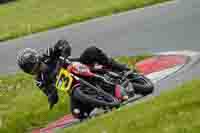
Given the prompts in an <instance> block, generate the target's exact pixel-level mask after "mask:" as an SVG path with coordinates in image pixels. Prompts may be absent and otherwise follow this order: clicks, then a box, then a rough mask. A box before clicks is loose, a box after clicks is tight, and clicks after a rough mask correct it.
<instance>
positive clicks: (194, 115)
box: [57, 80, 200, 133]
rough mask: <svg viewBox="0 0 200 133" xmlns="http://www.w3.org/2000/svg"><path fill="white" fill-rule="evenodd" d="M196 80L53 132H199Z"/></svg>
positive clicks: (198, 84)
mask: <svg viewBox="0 0 200 133" xmlns="http://www.w3.org/2000/svg"><path fill="white" fill-rule="evenodd" d="M199 88H200V80H193V81H190V82H189V83H186V84H185V85H182V86H180V87H178V88H176V90H173V91H170V92H167V93H166V92H165V93H163V94H162V95H160V96H158V97H155V98H153V99H151V100H149V101H146V102H142V103H140V104H137V105H135V106H132V107H124V108H122V109H120V110H116V111H114V112H111V113H109V114H106V115H104V116H100V117H98V118H96V119H93V120H89V121H88V122H85V123H82V124H80V125H77V126H74V127H71V128H68V129H64V130H63V129H60V130H59V131H58V132H57V133H80V131H81V133H134V132H137V133H199V132H200V115H199V114H200V109H199V107H200V89H199Z"/></svg>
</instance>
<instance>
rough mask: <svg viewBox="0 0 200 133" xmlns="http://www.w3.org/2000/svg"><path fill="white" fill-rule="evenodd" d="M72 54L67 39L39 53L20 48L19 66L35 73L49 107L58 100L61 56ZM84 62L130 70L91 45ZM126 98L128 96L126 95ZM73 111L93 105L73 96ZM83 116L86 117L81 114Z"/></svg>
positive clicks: (81, 56) (80, 111)
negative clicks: (59, 61)
mask: <svg viewBox="0 0 200 133" xmlns="http://www.w3.org/2000/svg"><path fill="white" fill-rule="evenodd" d="M70 55H71V46H70V44H69V43H68V41H66V40H58V41H57V42H56V44H55V45H54V46H53V47H49V48H47V49H46V50H45V52H43V53H42V54H39V53H38V52H37V51H36V50H35V49H31V48H25V49H23V50H20V51H19V52H18V55H17V64H18V66H19V67H20V68H21V69H22V70H23V71H24V72H26V73H28V74H31V75H34V76H35V79H36V85H37V86H38V87H39V88H40V89H41V90H42V91H43V93H44V94H45V95H46V96H47V97H48V102H49V105H50V106H49V107H50V109H52V108H53V106H54V104H56V103H57V102H58V99H59V98H58V93H57V89H56V88H55V80H56V79H55V77H56V73H57V70H58V69H59V66H60V64H59V63H58V58H59V56H64V57H66V58H67V57H69V56H70ZM77 60H79V61H80V62H81V63H83V64H94V63H98V64H101V65H107V66H110V67H111V68H112V69H113V70H117V71H123V70H129V68H128V67H127V66H126V65H123V64H120V63H118V62H116V61H115V60H114V59H112V58H109V57H108V56H107V55H106V54H105V53H104V52H103V51H102V50H101V49H99V48H97V47H95V46H91V47H88V48H86V49H85V50H84V51H83V53H82V54H81V55H80V58H78V59H77ZM123 98H124V99H125V100H126V99H128V96H126V95H124V96H123ZM70 101H71V111H72V113H73V114H74V115H76V114H80V113H84V112H89V111H90V110H91V108H92V107H90V106H89V105H84V104H82V103H81V101H78V100H77V99H74V98H73V97H71V100H70ZM81 115H82V116H81V117H82V118H83V117H84V116H83V114H81Z"/></svg>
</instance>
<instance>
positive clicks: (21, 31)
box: [0, 0, 168, 41]
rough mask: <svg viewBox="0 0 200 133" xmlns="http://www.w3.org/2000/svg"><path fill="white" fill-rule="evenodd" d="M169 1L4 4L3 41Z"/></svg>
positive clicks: (20, 0)
mask: <svg viewBox="0 0 200 133" xmlns="http://www.w3.org/2000/svg"><path fill="white" fill-rule="evenodd" d="M165 1H168V0H117V1H114V0H84V1H83V0H59V1H55V0H42V1H41V0H17V1H15V2H10V3H8V4H3V5H0V20H1V21H0V41H4V40H8V39H11V38H16V37H19V36H23V35H27V34H31V33H35V32H40V31H44V30H47V29H52V28H55V27H60V26H63V25H68V24H72V23H76V22H80V21H84V20H87V19H91V18H95V17H99V16H106V15H111V14H113V13H117V12H121V11H126V10H129V9H135V8H140V7H144V6H147V5H152V4H155V3H160V2H165Z"/></svg>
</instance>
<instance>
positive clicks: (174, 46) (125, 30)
mask: <svg viewBox="0 0 200 133" xmlns="http://www.w3.org/2000/svg"><path fill="white" fill-rule="evenodd" d="M199 24H200V1H199V0H175V1H172V2H167V3H164V4H160V5H156V6H152V7H147V8H144V9H138V10H134V11H129V12H125V13H120V14H117V15H113V16H111V17H103V18H98V19H94V20H91V21H87V22H85V23H80V24H74V25H71V26H67V27H63V28H59V29H55V30H50V31H47V32H42V33H37V34H33V35H30V36H26V37H23V38H19V39H15V40H10V41H6V42H1V43H0V61H1V63H0V73H4V74H7V73H12V72H16V71H17V70H18V68H17V66H16V61H15V60H16V53H17V51H18V50H19V49H21V48H24V47H31V48H45V47H47V45H53V44H54V43H55V41H56V40H57V39H60V38H63V39H68V40H69V41H70V42H71V43H72V46H73V56H78V55H79V54H80V52H81V51H83V49H84V48H86V47H87V46H89V45H92V44H91V43H95V45H97V46H98V47H101V48H103V49H104V50H105V51H106V52H107V53H109V54H110V55H111V56H117V55H133V54H137V53H143V52H152V51H153V52H157V51H169V50H183V49H187V50H200V44H199V43H200V41H199V40H200V38H199V35H200V26H199Z"/></svg>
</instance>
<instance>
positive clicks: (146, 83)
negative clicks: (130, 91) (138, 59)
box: [131, 75, 154, 95]
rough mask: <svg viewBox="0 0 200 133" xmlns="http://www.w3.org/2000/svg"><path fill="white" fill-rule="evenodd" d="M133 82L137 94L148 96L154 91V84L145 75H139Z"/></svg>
mask: <svg viewBox="0 0 200 133" xmlns="http://www.w3.org/2000/svg"><path fill="white" fill-rule="evenodd" d="M131 82H132V84H133V86H134V89H135V93H138V94H142V95H148V94H150V93H152V92H153V90H154V85H153V83H152V82H151V80H150V79H148V78H147V77H145V76H144V75H137V76H136V77H135V78H133V79H131Z"/></svg>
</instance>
